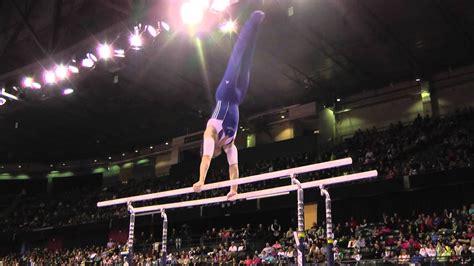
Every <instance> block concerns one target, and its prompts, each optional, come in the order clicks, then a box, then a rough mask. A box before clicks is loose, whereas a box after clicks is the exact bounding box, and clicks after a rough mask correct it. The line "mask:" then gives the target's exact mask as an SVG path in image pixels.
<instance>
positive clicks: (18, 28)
mask: <svg viewBox="0 0 474 266" xmlns="http://www.w3.org/2000/svg"><path fill="white" fill-rule="evenodd" d="M36 3H38V1H30V0H27V1H26V2H25V11H24V12H25V17H26V19H27V21H28V19H29V17H30V14H31V11H32V10H33V9H34V7H35V6H36ZM23 27H24V24H23V23H21V22H20V23H18V24H17V25H16V26H15V29H14V30H13V34H11V35H10V36H9V37H8V39H7V40H6V41H5V44H4V45H3V47H2V48H1V53H0V55H3V54H4V53H5V52H6V51H7V49H8V48H9V47H10V46H11V45H12V44H13V43H14V42H15V41H16V40H17V38H18V35H19V34H20V32H21V31H22V29H23Z"/></svg>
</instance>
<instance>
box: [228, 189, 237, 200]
mask: <svg viewBox="0 0 474 266" xmlns="http://www.w3.org/2000/svg"><path fill="white" fill-rule="evenodd" d="M237 194H238V193H237V191H236V190H233V189H231V190H230V191H229V193H227V200H228V201H234V200H235V196H236V195H237Z"/></svg>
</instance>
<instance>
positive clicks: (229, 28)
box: [220, 20, 236, 33]
mask: <svg viewBox="0 0 474 266" xmlns="http://www.w3.org/2000/svg"><path fill="white" fill-rule="evenodd" d="M220 29H221V31H222V32H226V33H232V32H235V31H236V25H235V22H234V21H232V20H229V21H227V22H226V23H224V24H222V25H221V26H220Z"/></svg>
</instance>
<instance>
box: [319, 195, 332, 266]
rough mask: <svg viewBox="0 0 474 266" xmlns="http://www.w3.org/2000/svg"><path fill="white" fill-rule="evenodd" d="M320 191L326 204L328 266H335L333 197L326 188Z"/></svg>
mask: <svg viewBox="0 0 474 266" xmlns="http://www.w3.org/2000/svg"><path fill="white" fill-rule="evenodd" d="M319 189H320V190H321V196H324V198H325V202H326V238H327V244H328V245H327V252H326V254H327V261H328V266H334V255H333V248H334V245H333V243H334V234H333V233H332V214H331V197H330V196H329V192H328V191H327V190H326V189H325V188H324V186H320V187H319Z"/></svg>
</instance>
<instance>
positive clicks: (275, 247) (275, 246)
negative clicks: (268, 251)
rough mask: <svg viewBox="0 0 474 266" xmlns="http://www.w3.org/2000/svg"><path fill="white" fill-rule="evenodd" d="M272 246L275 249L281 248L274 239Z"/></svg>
mask: <svg viewBox="0 0 474 266" xmlns="http://www.w3.org/2000/svg"><path fill="white" fill-rule="evenodd" d="M272 248H273V249H275V250H278V249H280V248H281V244H280V242H279V241H278V240H277V241H275V244H273V245H272Z"/></svg>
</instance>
